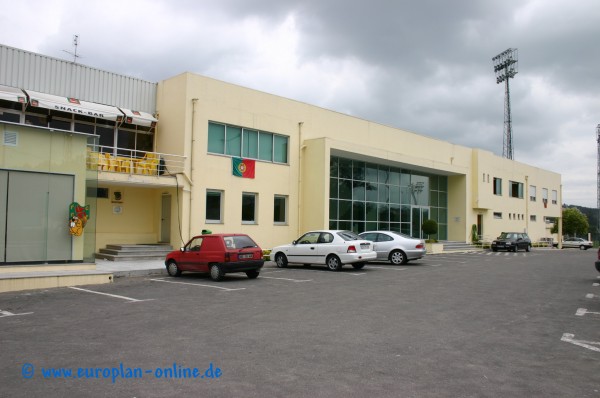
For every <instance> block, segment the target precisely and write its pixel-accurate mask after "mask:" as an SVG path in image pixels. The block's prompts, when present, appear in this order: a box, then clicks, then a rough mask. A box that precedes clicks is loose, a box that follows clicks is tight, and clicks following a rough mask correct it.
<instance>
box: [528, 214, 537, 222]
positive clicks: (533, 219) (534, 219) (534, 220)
mask: <svg viewBox="0 0 600 398" xmlns="http://www.w3.org/2000/svg"><path fill="white" fill-rule="evenodd" d="M529 221H531V222H536V221H537V217H536V216H535V215H530V216H529Z"/></svg>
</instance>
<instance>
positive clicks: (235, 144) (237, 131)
mask: <svg viewBox="0 0 600 398" xmlns="http://www.w3.org/2000/svg"><path fill="white" fill-rule="evenodd" d="M225 140H226V148H225V150H226V153H227V155H231V156H238V157H239V156H241V154H242V129H241V128H239V127H233V126H227V129H226V132H225Z"/></svg>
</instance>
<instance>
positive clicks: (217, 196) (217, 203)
mask: <svg viewBox="0 0 600 398" xmlns="http://www.w3.org/2000/svg"><path fill="white" fill-rule="evenodd" d="M206 222H207V223H212V224H216V223H222V222H223V191H212V190H207V191H206Z"/></svg>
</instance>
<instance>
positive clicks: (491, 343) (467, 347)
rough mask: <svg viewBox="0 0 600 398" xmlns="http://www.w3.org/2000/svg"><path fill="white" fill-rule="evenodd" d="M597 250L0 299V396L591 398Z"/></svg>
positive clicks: (272, 271) (598, 344) (594, 390)
mask: <svg viewBox="0 0 600 398" xmlns="http://www.w3.org/2000/svg"><path fill="white" fill-rule="evenodd" d="M594 260H595V252H593V251H579V250H534V251H532V252H529V253H525V252H518V253H503V252H499V253H492V252H481V253H471V254H451V255H438V256H427V257H426V258H425V259H423V260H419V261H415V262H413V263H409V264H406V265H403V266H391V265H389V264H386V263H370V264H368V265H367V266H366V267H365V268H364V269H362V270H354V269H353V268H352V267H348V266H346V267H344V269H343V270H342V271H341V272H331V271H327V270H326V269H325V267H324V266H322V267H321V266H311V267H303V266H290V267H288V268H286V269H279V268H276V267H275V265H274V264H272V263H267V264H266V266H265V267H264V269H263V271H262V272H261V274H260V277H259V278H258V279H256V280H249V279H247V278H246V277H245V275H243V274H241V275H236V274H232V275H228V276H227V277H226V279H225V281H223V282H220V283H219V282H213V281H211V280H210V278H208V277H207V276H204V275H198V274H184V275H183V276H181V277H179V278H172V277H168V276H166V275H146V276H140V277H130V278H117V279H116V280H115V283H113V284H108V285H97V286H85V287H83V288H57V289H50V290H39V291H27V292H13V293H2V294H0V342H1V347H2V349H1V350H0V385H1V386H2V391H3V392H2V394H1V395H3V396H11V397H31V396H45V397H55V396H56V397H62V396H81V397H85V396H90V397H97V396H110V397H114V396H124V397H180V396H207V397H236V396H244V397H281V396H286V397H306V396H311V397H364V396H376V397H457V396H460V397H500V396H502V397H504V396H506V397H554V396H560V397H599V396H600V383H599V382H600V376H599V375H598V369H600V331H599V329H598V325H599V324H600V323H599V322H600V286H599V285H600V278H598V276H599V274H598V273H597V271H596V270H595V268H594Z"/></svg>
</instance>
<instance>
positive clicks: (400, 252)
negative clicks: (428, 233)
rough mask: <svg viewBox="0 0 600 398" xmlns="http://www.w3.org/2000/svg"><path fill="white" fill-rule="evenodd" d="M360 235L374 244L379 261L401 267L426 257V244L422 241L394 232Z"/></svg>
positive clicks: (371, 232)
mask: <svg viewBox="0 0 600 398" xmlns="http://www.w3.org/2000/svg"><path fill="white" fill-rule="evenodd" d="M359 235H360V237H361V238H363V239H366V240H370V241H371V242H373V250H375V252H376V253H377V260H380V261H389V262H390V263H392V264H394V265H400V264H406V263H407V262H409V261H410V260H418V259H420V258H423V257H425V252H426V249H425V242H424V241H423V240H421V239H416V238H413V237H412V236H408V235H404V234H401V233H400V232H394V231H367V232H362V233H361V234H359Z"/></svg>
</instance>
